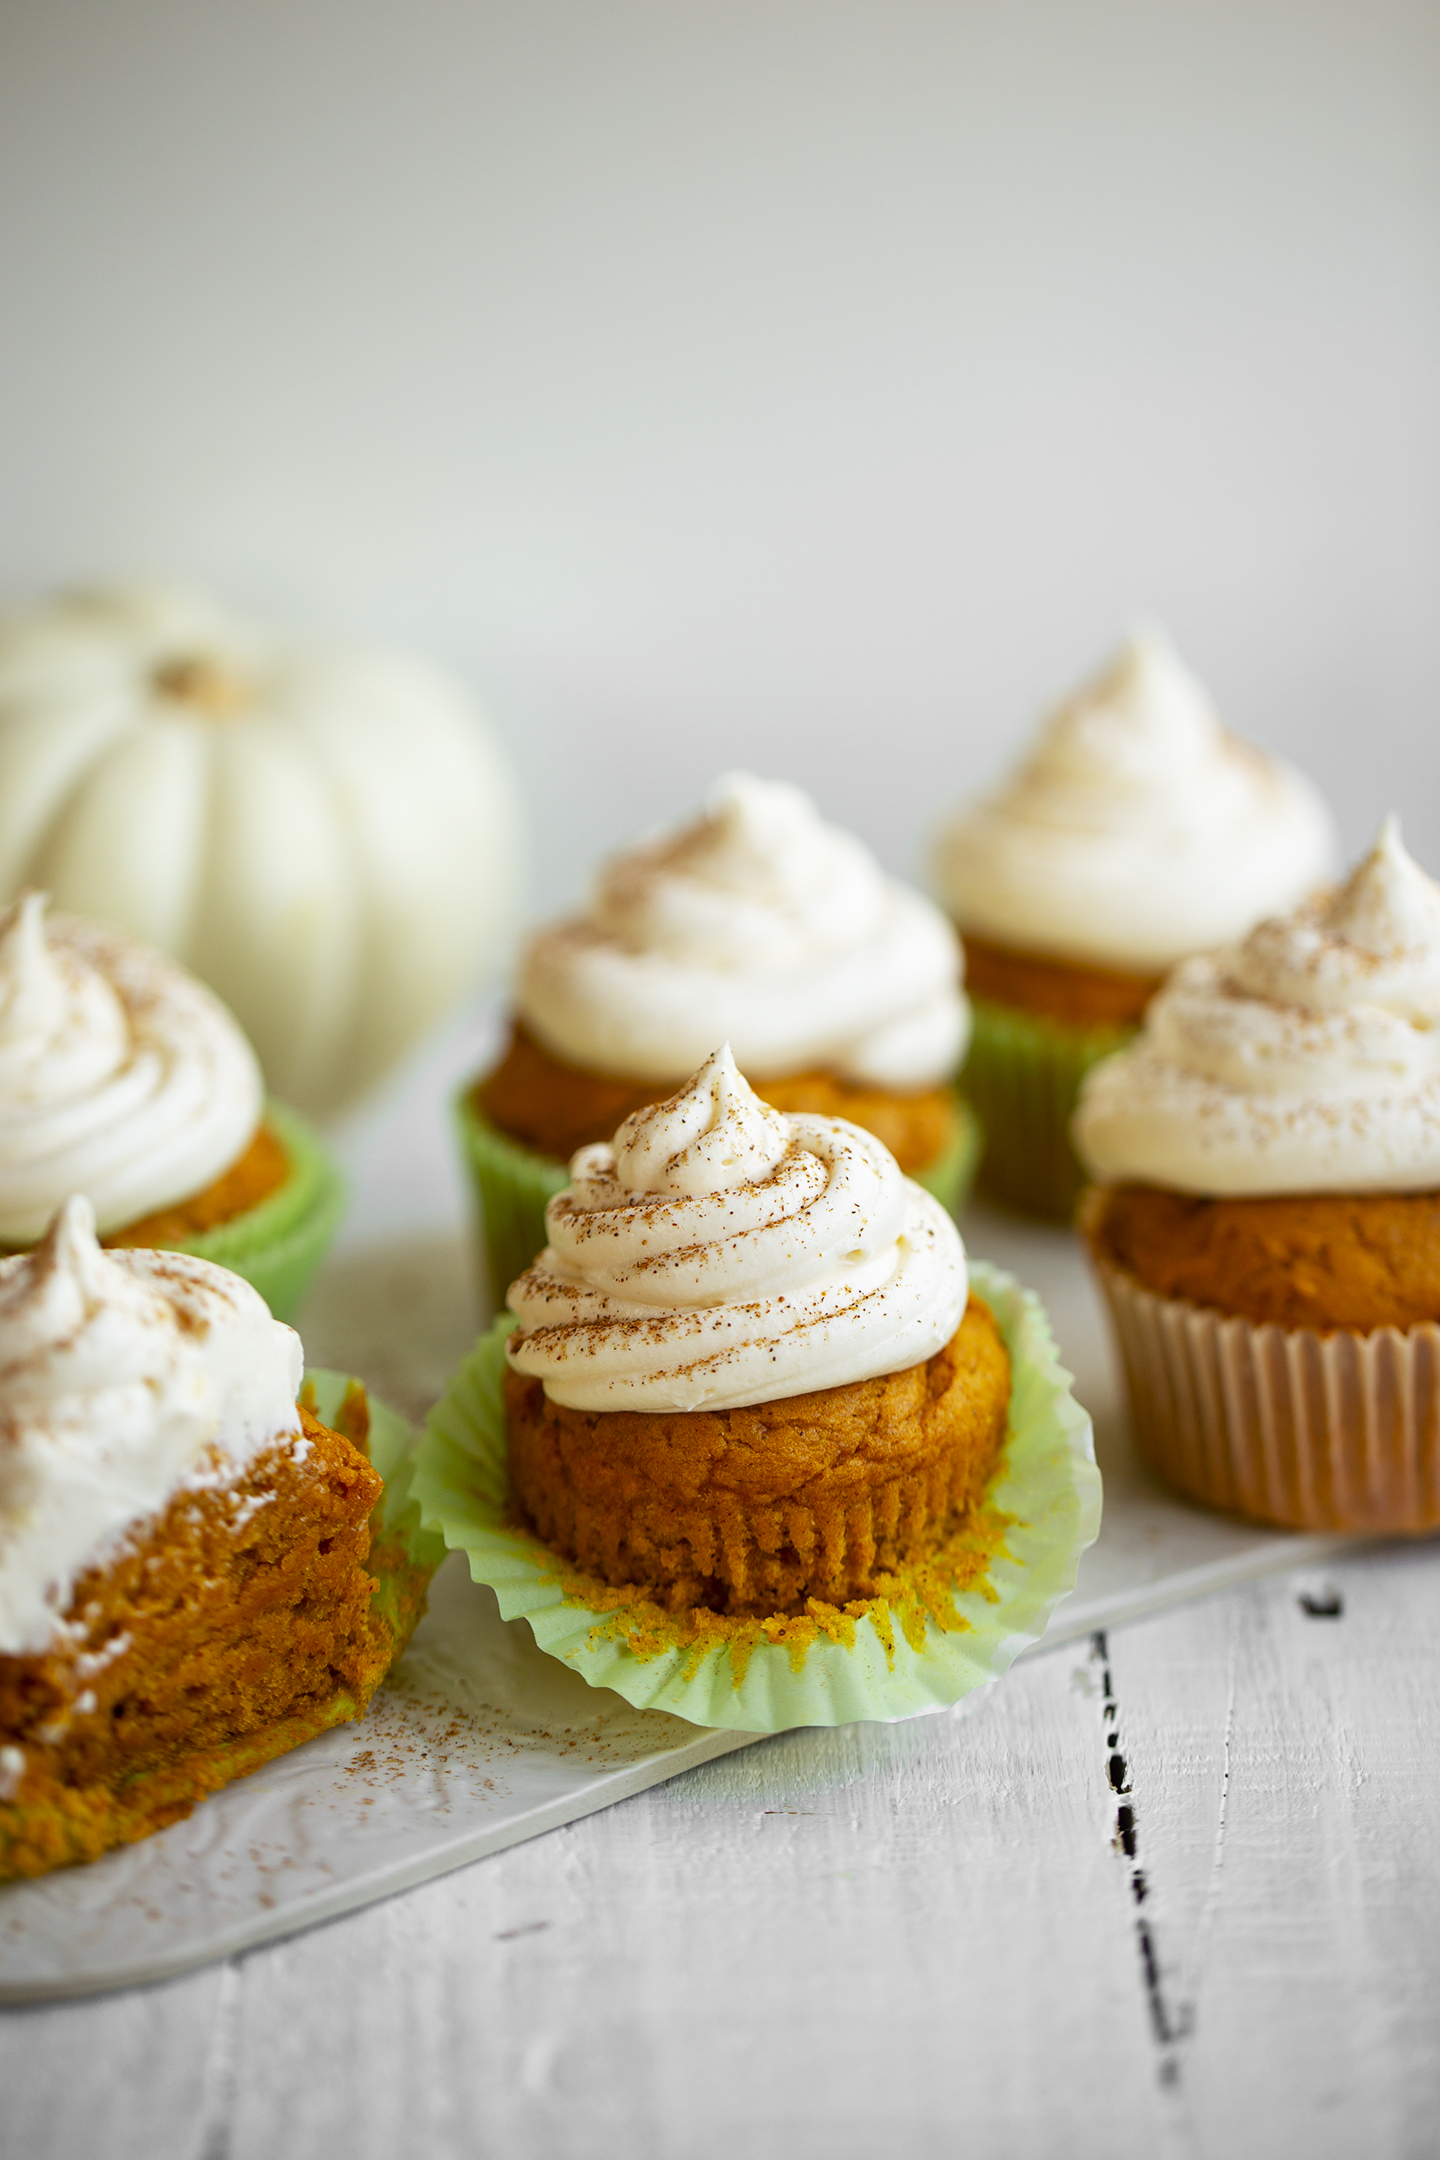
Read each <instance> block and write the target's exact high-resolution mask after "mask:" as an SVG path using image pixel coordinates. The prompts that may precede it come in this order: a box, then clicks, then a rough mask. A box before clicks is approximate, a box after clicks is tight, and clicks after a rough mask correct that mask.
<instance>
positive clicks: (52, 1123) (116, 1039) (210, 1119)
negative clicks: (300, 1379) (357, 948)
mask: <svg viewBox="0 0 1440 2160" xmlns="http://www.w3.org/2000/svg"><path fill="white" fill-rule="evenodd" d="M74 1193H83V1194H84V1195H85V1197H86V1199H87V1200H88V1201H89V1202H90V1204H91V1205H92V1207H93V1209H94V1212H95V1218H96V1222H97V1225H98V1228H99V1231H100V1235H101V1237H102V1239H103V1241H104V1242H105V1244H107V1245H111V1246H117V1245H125V1246H144V1247H169V1248H172V1249H175V1250H179V1251H181V1252H186V1253H190V1254H193V1255H196V1256H197V1257H199V1258H202V1259H206V1260H212V1261H216V1262H218V1263H219V1264H220V1265H221V1266H224V1267H228V1268H230V1269H231V1270H232V1271H233V1272H234V1273H235V1274H237V1275H242V1276H244V1278H245V1279H246V1281H247V1282H249V1283H250V1284H252V1285H253V1287H254V1288H255V1289H256V1290H258V1291H259V1292H260V1294H261V1296H262V1297H263V1298H264V1299H265V1301H266V1303H267V1304H268V1305H269V1306H270V1309H271V1311H272V1312H273V1313H274V1314H275V1315H276V1317H277V1318H281V1319H284V1318H288V1317H289V1315H290V1314H291V1313H292V1312H293V1310H294V1308H295V1307H296V1305H297V1304H298V1303H299V1301H300V1298H301V1296H302V1295H303V1293H304V1291H305V1289H306V1288H307V1286H308V1284H309V1282H310V1280H311V1277H312V1276H313V1275H314V1273H315V1270H316V1269H317V1268H318V1266H319V1264H320V1262H321V1260H322V1259H323V1258H324V1255H325V1252H326V1250H327V1249H328V1247H329V1244H330V1240H331V1238H332V1237H333V1236H334V1233H335V1229H336V1226H337V1224H338V1222H339V1219H340V1214H341V1211H342V1208H343V1206H344V1197H345V1193H344V1184H343V1181H342V1179H341V1177H340V1173H339V1171H338V1170H337V1169H336V1167H335V1165H334V1163H333V1162H332V1161H331V1159H330V1157H329V1156H328V1155H327V1153H326V1152H325V1150H324V1148H323V1147H322V1146H321V1144H320V1142H319V1140H318V1139H317V1138H316V1136H315V1134H314V1133H313V1132H312V1130H311V1129H310V1127H309V1126H308V1125H307V1124H306V1123H305V1122H304V1120H303V1119H301V1118H299V1117H297V1116H296V1115H295V1113H294V1112H293V1111H289V1110H286V1109H283V1108H282V1107H281V1106H280V1105H279V1104H278V1103H270V1104H268V1105H267V1103H266V1101H265V1093H264V1084H263V1081H262V1079H261V1076H260V1067H259V1064H258V1062H257V1061H256V1057H255V1053H254V1051H253V1050H252V1049H251V1047H250V1045H249V1043H248V1042H247V1041H246V1039H245V1036H244V1035H243V1033H242V1032H241V1030H240V1028H239V1026H238V1024H237V1023H236V1021H235V1019H234V1018H233V1016H232V1015H231V1014H230V1013H229V1012H227V1011H226V1009H225V1007H224V1006H223V1005H222V1004H221V1003H220V1000H219V999H218V998H217V997H215V996H214V995H213V994H212V993H211V992H210V991H209V990H207V989H206V988H205V987H204V985H203V984H201V983H199V982H197V981H196V980H195V978H194V977H193V976H192V975H188V974H187V973H186V972H185V970H184V969H183V968H180V967H177V966H176V965H175V963H174V962H173V961H171V960H167V959H165V958H164V957H163V956H162V955H161V954H160V953H157V952H152V951H150V950H149V949H148V948H147V947H146V946H143V945H139V944H137V943H136V942H135V941H134V940H133V939H130V938H126V937H123V936H121V935H120V933H119V932H118V931H114V930H109V929H105V928H103V927H102V926H101V925H100V924H98V923H88V922H83V921H80V920H79V919H78V918H76V917H73V916H63V915H56V916H50V917H49V918H48V919H47V916H46V913H45V901H44V897H43V896H42V895H41V894H39V893H27V894H26V895H24V896H23V897H22V898H21V899H20V900H19V901H18V902H17V903H16V904H15V906H13V907H12V908H10V909H8V910H6V911H5V912H4V913H3V914H0V1253H6V1252H14V1251H17V1250H20V1249H23V1248H25V1247H27V1246H30V1245H33V1244H34V1243H35V1242H36V1240H37V1239H38V1238H39V1237H40V1236H41V1235H42V1234H43V1232H44V1230H45V1228H46V1225H47V1224H48V1223H49V1222H50V1221H51V1219H52V1217H53V1216H54V1215H55V1213H56V1211H57V1209H59V1208H60V1207H61V1206H62V1204H63V1203H64V1202H65V1201H66V1200H68V1199H69V1198H70V1196H71V1195H72V1194H74Z"/></svg>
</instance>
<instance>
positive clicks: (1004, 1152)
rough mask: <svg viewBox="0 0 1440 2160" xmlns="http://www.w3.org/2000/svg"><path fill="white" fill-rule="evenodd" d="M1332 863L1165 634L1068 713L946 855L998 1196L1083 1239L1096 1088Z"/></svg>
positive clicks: (959, 827)
mask: <svg viewBox="0 0 1440 2160" xmlns="http://www.w3.org/2000/svg"><path fill="white" fill-rule="evenodd" d="M1332 849H1333V837H1332V828H1331V823H1330V819H1329V815H1328V813H1327V812H1326V810H1325V807H1324V805H1323V803H1322V802H1321V800H1320V798H1319V796H1318V795H1317V794H1316V792H1315V790H1314V789H1313V788H1312V787H1311V785H1310V783H1309V782H1308V781H1307V780H1305V779H1303V778H1302V777H1301V775H1300V774H1298V773H1297V772H1295V771H1294V770H1293V769H1292V768H1291V767H1289V766H1288V765H1285V764H1283V763H1281V762H1280V761H1279V760H1278V759H1275V758H1271V757H1269V756H1267V755H1265V754H1264V753H1263V752H1262V751H1260V750H1257V749H1256V748H1254V747H1253V746H1252V745H1251V744H1249V743H1245V742H1242V741H1241V740H1240V739H1239V738H1238V737H1236V736H1234V735H1231V734H1230V733H1229V732H1228V731H1227V730H1226V729H1224V728H1223V727H1222V726H1221V724H1220V722H1219V720H1218V719H1217V717H1216V715H1215V712H1214V710H1213V708H1212V706H1211V704H1210V701H1209V698H1208V697H1207V696H1206V694H1205V692H1204V690H1203V689H1202V688H1201V686H1200V685H1199V683H1197V682H1196V680H1195V679H1194V677H1193V676H1192V675H1191V674H1190V673H1189V671H1188V670H1187V669H1186V668H1185V667H1184V666H1183V665H1182V664H1181V662H1180V660H1179V659H1178V657H1177V656H1176V654H1175V652H1174V650H1173V648H1172V647H1171V645H1170V643H1169V641H1168V640H1167V639H1166V638H1165V637H1164V636H1163V635H1161V634H1160V633H1159V632H1157V631H1153V630H1152V631H1147V632H1144V633H1141V634H1136V635H1132V636H1131V637H1129V638H1128V639H1127V640H1126V641H1125V643H1124V644H1123V645H1122V647H1121V648H1120V650H1119V652H1118V653H1117V654H1116V656H1115V658H1114V659H1113V660H1112V661H1111V662H1110V663H1109V665H1108V666H1107V667H1106V668H1105V669H1104V670H1103V672H1102V673H1101V674H1100V675H1099V676H1098V677H1097V678H1096V679H1095V681H1094V682H1092V683H1090V684H1088V685H1087V686H1086V687H1085V688H1084V689H1082V690H1080V691H1078V692H1077V693H1076V694H1075V695H1074V696H1073V697H1071V698H1069V699H1067V700H1066V701H1065V702H1064V703H1062V704H1061V705H1059V706H1058V707H1057V708H1056V709H1055V710H1054V711H1053V712H1052V713H1051V714H1050V716H1049V718H1048V719H1047V720H1046V722H1045V724H1044V727H1043V729H1042V732H1041V735H1040V738H1039V741H1038V742H1037V744H1036V745H1035V748H1034V749H1033V750H1032V752H1031V753H1030V755H1029V757H1028V758H1027V759H1026V760H1025V762H1024V763H1023V764H1022V765H1021V767H1020V769H1019V771H1018V772H1017V773H1016V774H1015V775H1014V777H1013V778H1012V779H1011V780H1010V781H1009V782H1008V783H1007V784H1006V785H1005V786H1004V787H1003V788H1002V789H1001V790H1000V791H999V792H998V793H997V794H995V795H994V796H992V797H990V798H988V799H987V800H985V801H983V802H980V803H978V804H975V805H972V806H970V807H967V808H966V809H964V810H962V811H961V812H960V814H959V815H958V816H957V817H956V818H955V819H954V820H953V821H952V822H951V823H950V825H949V826H948V827H947V828H946V829H945V831H944V833H943V834H942V836H941V840H940V843H939V847H938V850H937V857H936V880H937V884H938V887H939V890H940V893H941V895H942V897H943V899H944V900H945V901H946V903H947V905H948V906H949V908H950V911H951V913H952V914H953V916H954V917H955V920H956V922H957V923H958V924H959V926H960V930H961V932H962V934H963V937H964V941H965V952H966V967H967V976H968V981H969V986H970V994H971V997H972V1000H973V1002H974V1013H975V1029H974V1037H973V1040H972V1043H971V1048H970V1055H969V1058H968V1060H967V1063H966V1066H965V1072H964V1082H963V1084H964V1087H965V1091H966V1093H967V1095H968V1096H969V1097H970V1098H971V1100H972V1101H973V1102H974V1104H975V1107H976V1110H977V1111H978V1113H979V1116H980V1119H981V1123H982V1125H983V1127H984V1129H985V1134H986V1149H985V1158H984V1163H983V1166H982V1170H981V1178H982V1182H983V1184H984V1186H985V1188H986V1190H987V1191H989V1192H991V1193H993V1194H994V1195H995V1196H996V1197H997V1198H998V1199H1001V1200H1005V1201H1008V1202H1009V1203H1010V1204H1011V1205H1013V1206H1016V1207H1021V1208H1025V1209H1027V1210H1029V1211H1031V1212H1033V1213H1036V1214H1040V1215H1048V1216H1052V1217H1056V1218H1059V1219H1062V1220H1069V1218H1070V1215H1071V1213H1072V1212H1073V1209H1074V1205H1075V1201H1076V1198H1077V1196H1078V1194H1079V1191H1080V1186H1081V1183H1082V1177H1081V1173H1080V1170H1079V1167H1078V1165H1077V1164H1076V1161H1075V1158H1074V1155H1073V1152H1072V1150H1071V1147H1070V1143H1069V1137H1068V1127H1069V1120H1070V1115H1071V1112H1072V1110H1073V1108H1074V1104H1075V1100H1076V1096H1077V1092H1078V1089H1079V1085H1080V1081H1081V1079H1082V1077H1083V1075H1084V1073H1085V1072H1086V1071H1088V1069H1089V1068H1090V1066H1092V1065H1093V1064H1094V1063H1095V1062H1096V1061H1097V1059H1099V1058H1101V1057H1105V1056H1108V1055H1109V1054H1110V1053H1111V1052H1113V1051H1114V1050H1116V1049H1118V1048H1119V1047H1120V1046H1121V1045H1122V1044H1123V1043H1124V1042H1125V1041H1126V1040H1127V1039H1128V1037H1129V1036H1130V1035H1131V1034H1133V1032H1134V1030H1135V1029H1136V1028H1137V1027H1138V1026H1139V1025H1140V1022H1141V1020H1142V1018H1143V1016H1144V1012H1145V1008H1146V1005H1147V1004H1148V1002H1149V1000H1150V998H1151V997H1152V996H1153V995H1154V993H1155V991H1156V990H1157V989H1158V988H1159V986H1160V982H1161V979H1162V977H1163V976H1164V975H1165V973H1166V971H1167V970H1168V969H1169V968H1170V967H1172V966H1173V965H1174V964H1175V963H1176V962H1177V961H1179V960H1181V959H1184V958H1185V957H1187V956H1188V955H1189V954H1191V953H1195V952H1203V951H1206V950H1208V949H1210V948H1211V947H1213V946H1216V945H1220V944H1224V943H1226V942H1227V941H1229V940H1232V939H1234V938H1236V937H1239V936H1242V935H1243V934H1244V932H1245V931H1246V930H1248V929H1249V928H1250V926H1251V924H1252V923H1254V922H1256V921H1257V920H1258V919H1259V918H1260V917H1261V916H1262V915H1266V914H1269V913H1271V912H1273V911H1274V910H1275V909H1277V908H1284V907H1288V906H1290V905H1292V904H1293V903H1294V902H1295V901H1297V900H1299V899H1301V898H1302V897H1303V896H1304V895H1305V894H1306V893H1308V892H1310V891H1311V890H1313V888H1314V887H1315V886H1316V885H1317V884H1318V883H1319V881H1320V880H1321V879H1322V878H1323V877H1324V875H1325V874H1326V872H1327V870H1328V868H1329V865H1330V862H1331V859H1332Z"/></svg>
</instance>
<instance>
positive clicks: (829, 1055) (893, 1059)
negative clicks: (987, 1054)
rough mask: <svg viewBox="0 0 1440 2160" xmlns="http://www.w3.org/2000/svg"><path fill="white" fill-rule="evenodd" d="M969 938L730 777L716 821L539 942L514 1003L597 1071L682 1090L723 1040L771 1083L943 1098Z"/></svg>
mask: <svg viewBox="0 0 1440 2160" xmlns="http://www.w3.org/2000/svg"><path fill="white" fill-rule="evenodd" d="M961 966H962V963H961V959H960V953H959V949H958V945H957V942H956V938H955V934H954V932H953V930H952V929H951V927H950V925H949V923H948V922H947V921H946V920H945V917H944V916H943V915H942V914H941V912H940V910H939V909H938V908H937V907H935V906H934V905H932V903H931V902H930V901H928V900H927V899H925V898H924V897H923V895H922V894H920V893H917V892H912V891H911V890H910V889H909V888H908V887H907V886H904V885H897V884H894V883H892V882H891V881H890V880H889V879H888V878H886V877H885V876H884V875H883V874H882V872H881V870H880V867H879V865H878V864H877V863H876V861H875V859H874V857H873V856H872V855H871V854H870V853H869V851H868V849H866V848H865V847H863V846H862V844H861V843H860V841H858V840H856V839H853V838H852V837H851V836H850V834H848V833H844V832H840V831H838V830H837V829H836V827H834V826H833V825H826V824H824V823H822V821H821V819H820V817H819V814H818V813H817V811H816V809H815V806H814V804H813V803H812V802H811V801H810V799H809V797H808V796H806V795H803V794H801V792H800V790H799V789H798V788H793V787H788V786H785V785H784V784H782V783H779V782H774V781H764V780H756V779H753V778H751V776H750V775H749V774H748V773H731V774H729V775H728V776H727V777H726V778H725V779H723V780H721V781H720V783H719V784H718V786H717V787H716V788H715V789H714V791H713V793H712V794H711V796H710V799H709V802H708V804H707V806H706V809H705V811H704V814H703V815H702V816H701V817H700V818H698V819H697V820H696V821H695V822H694V823H693V824H691V825H687V826H686V827H684V828H683V829H682V830H681V831H680V832H678V833H667V834H665V835H662V836H661V837H660V838H658V839H652V840H650V841H648V842H646V843H643V844H642V845H641V846H639V847H637V848H635V849H634V850H633V851H632V852H630V853H629V854H626V855H621V856H620V857H618V858H617V859H616V860H615V861H613V862H611V863H610V864H608V865H607V866H606V868H605V869H604V870H603V871H602V872H601V875H600V878H599V880H598V883H597V885H596V888H595V893H594V896H593V898H592V900H591V903H590V908H589V912H588V913H587V914H586V915H584V916H582V917H579V918H576V919H574V920H572V921H568V922H561V923H555V924H552V925H550V926H549V927H548V928H546V929H543V930H541V931H539V932H538V933H537V934H536V935H535V936H534V937H533V938H532V939H531V940H530V943H529V946H528V948H527V950H526V952H525V955H524V959H523V961H522V965H521V969H520V979H519V985H518V992H517V1002H518V1004H519V1008H520V1012H521V1014H522V1016H523V1018H524V1020H525V1021H526V1024H527V1025H528V1026H529V1027H530V1029H531V1030H532V1031H533V1033H534V1034H535V1035H537V1036H538V1037H539V1039H540V1040H541V1041H542V1042H543V1043H545V1044H546V1045H547V1046H548V1047H549V1048H550V1049H551V1050H552V1051H554V1052H555V1053H556V1054H557V1055H558V1056H560V1057H563V1058H568V1059H569V1060H570V1061H571V1062H572V1063H574V1064H577V1065H583V1066H586V1067H588V1068H589V1069H590V1070H591V1071H593V1072H605V1073H618V1074H624V1075H625V1076H627V1077H629V1078H633V1079H637V1080H652V1081H672V1082H675V1081H679V1080H680V1079H681V1078H682V1077H683V1075H684V1074H686V1073H689V1072H693V1071H694V1069H695V1067H696V1066H697V1065H698V1064H699V1063H700V1062H701V1061H702V1059H704V1058H705V1057H706V1056H708V1054H709V1052H710V1050H711V1048H712V1047H713V1045H714V1043H715V1041H716V1038H717V1037H718V1036H722V1035H723V1036H726V1037H728V1039H729V1041H730V1042H731V1044H732V1045H733V1047H734V1051H735V1055H736V1058H737V1059H738V1060H739V1062H740V1065H741V1066H742V1068H743V1069H744V1071H746V1072H747V1073H750V1074H751V1075H752V1076H753V1077H754V1078H756V1079H757V1080H763V1079H774V1078H777V1077H780V1076H783V1075H786V1074H789V1073H798V1072H806V1071H809V1070H812V1069H814V1068H817V1067H819V1068H823V1069H824V1070H827V1071H829V1072H833V1073H836V1074H838V1075H839V1076H840V1077H841V1078H843V1079H848V1080H852V1081H856V1082H859V1083H861V1084H868V1085H871V1086H875V1087H886V1088H895V1089H900V1090H907V1089H920V1088H927V1087H935V1086H938V1085H939V1084H940V1083H941V1082H942V1081H944V1080H946V1079H948V1078H949V1076H950V1075H951V1073H953V1072H954V1071H955V1069H956V1068H957V1066H958V1065H959V1063H960V1060H961V1057H962V1056H963V1054H964V1051H965V1047H966V1043H967V1042H968V1039H969V1026H970V1021H969V1010H968V1007H967V1006H966V1003H965V1000H964V997H963V996H962V994H961V990H960V980H961Z"/></svg>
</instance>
